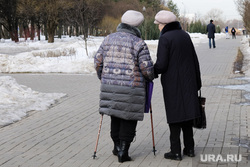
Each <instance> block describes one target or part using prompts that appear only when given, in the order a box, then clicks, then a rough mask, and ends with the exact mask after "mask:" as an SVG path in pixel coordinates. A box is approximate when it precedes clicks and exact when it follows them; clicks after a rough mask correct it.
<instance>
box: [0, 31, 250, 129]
mask: <svg viewBox="0 0 250 167" xmlns="http://www.w3.org/2000/svg"><path fill="white" fill-rule="evenodd" d="M190 36H191V38H192V41H193V43H194V45H195V46H198V45H199V44H200V43H205V42H208V39H207V35H205V34H200V33H192V34H190ZM220 38H225V34H216V40H217V39H220ZM103 39H104V37H89V39H88V41H87V45H88V48H87V50H88V54H86V50H85V43H84V41H83V39H82V38H81V37H71V38H69V37H65V36H64V37H63V38H62V39H57V38H56V39H55V42H54V43H48V42H47V41H45V40H44V37H43V38H42V39H41V41H38V40H37V39H36V40H34V41H30V40H27V41H25V40H24V39H20V42H18V43H15V42H12V41H11V40H3V39H2V40H1V41H0V73H80V74H91V73H95V69H94V60H93V57H94V55H95V53H96V51H97V49H98V48H99V46H100V44H101V42H102V41H103ZM246 41H247V39H246V40H245V42H244V40H243V43H242V45H243V46H245V43H246ZM145 42H146V43H147V45H148V47H149V51H150V54H151V56H152V59H153V61H154V62H155V61H156V52H157V44H158V40H146V41H145ZM245 52H247V53H248V54H247V55H248V56H249V55H250V49H249V47H246V46H245ZM248 59H250V56H249V57H248ZM248 69H249V70H250V67H249V68H248ZM246 73H247V75H248V76H250V71H247V70H246ZM64 96H65V94H61V93H41V92H36V91H33V90H31V89H30V88H28V87H26V86H24V85H19V84H18V83H17V82H16V81H15V79H14V78H12V77H10V76H0V99H1V101H0V126H3V125H7V124H10V123H13V122H15V121H18V120H20V119H21V118H22V117H24V116H26V114H27V112H29V111H41V110H46V109H48V108H49V107H50V106H51V105H53V104H54V103H56V101H57V100H58V99H60V98H62V97H64Z"/></svg>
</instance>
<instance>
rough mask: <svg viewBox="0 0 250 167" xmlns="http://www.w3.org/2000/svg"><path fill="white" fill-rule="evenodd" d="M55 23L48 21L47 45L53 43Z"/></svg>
mask: <svg viewBox="0 0 250 167" xmlns="http://www.w3.org/2000/svg"><path fill="white" fill-rule="evenodd" d="M56 27H57V25H56V23H55V22H53V21H48V34H49V39H48V42H49V43H53V42H54V36H55V30H56Z"/></svg>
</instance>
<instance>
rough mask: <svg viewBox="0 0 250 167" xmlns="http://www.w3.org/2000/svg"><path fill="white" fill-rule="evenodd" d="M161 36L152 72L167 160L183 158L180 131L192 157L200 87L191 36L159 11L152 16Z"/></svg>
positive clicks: (186, 150)
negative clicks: (166, 135)
mask: <svg viewBox="0 0 250 167" xmlns="http://www.w3.org/2000/svg"><path fill="white" fill-rule="evenodd" d="M154 23H155V24H158V25H159V30H160V31H161V36H160V39H159V44H158V51H157V60H156V63H155V65H154V72H155V75H157V74H161V84H162V87H163V96H164V102H165V109H166V115H167V122H168V124H169V128H170V145H171V151H170V152H168V153H165V154H164V157H165V158H166V159H173V160H182V156H181V143H180V132H181V130H182V131H183V139H184V149H183V154H184V155H187V156H189V157H193V156H195V153H194V139H193V127H192V122H193V119H195V118H196V117H199V116H200V115H199V101H198V90H199V89H200V88H201V78H200V67H199V62H198V58H197V55H196V52H195V49H194V46H193V43H192V41H191V38H190V36H189V35H188V34H187V33H186V32H185V31H183V30H182V29H181V26H180V23H179V22H178V21H176V16H175V15H174V14H173V13H172V12H169V11H166V10H162V11H160V12H158V13H157V14H156V16H155V22H154Z"/></svg>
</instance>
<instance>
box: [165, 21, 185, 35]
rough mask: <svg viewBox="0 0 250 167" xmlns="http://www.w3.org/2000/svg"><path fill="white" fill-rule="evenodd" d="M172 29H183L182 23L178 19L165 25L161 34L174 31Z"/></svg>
mask: <svg viewBox="0 0 250 167" xmlns="http://www.w3.org/2000/svg"><path fill="white" fill-rule="evenodd" d="M172 30H181V25H180V23H179V22H178V21H175V22H171V23H168V24H166V25H165V27H164V28H163V29H162V31H161V35H162V34H164V33H165V32H168V31H172Z"/></svg>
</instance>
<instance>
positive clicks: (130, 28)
mask: <svg viewBox="0 0 250 167" xmlns="http://www.w3.org/2000/svg"><path fill="white" fill-rule="evenodd" d="M143 21H144V16H143V14H142V13H141V12H138V11H134V10H128V11H126V12H125V13H124V14H123V15H122V18H121V23H120V24H119V25H118V27H117V32H115V33H112V34H110V35H108V36H107V37H105V39H104V41H103V42H102V44H101V46H100V48H99V49H98V51H97V53H96V55H95V58H94V63H95V69H96V72H97V75H98V78H99V79H100V80H101V93H100V109H99V113H100V114H106V115H109V116H110V117H111V132H110V135H111V138H112V140H113V142H114V149H113V154H114V155H117V156H118V161H119V162H121V163H122V162H125V161H131V158H130V156H129V155H128V151H129V147H130V143H131V142H132V141H133V139H134V137H135V133H136V126H137V122H138V121H142V120H143V117H144V107H145V101H146V100H145V98H146V97H145V96H146V90H145V85H146V81H151V80H153V79H154V68H153V61H152V59H151V57H150V54H149V50H148V47H147V45H146V43H145V42H144V41H143V40H142V39H141V32H140V30H139V29H138V28H137V27H138V26H139V25H141V24H142V22H143Z"/></svg>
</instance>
